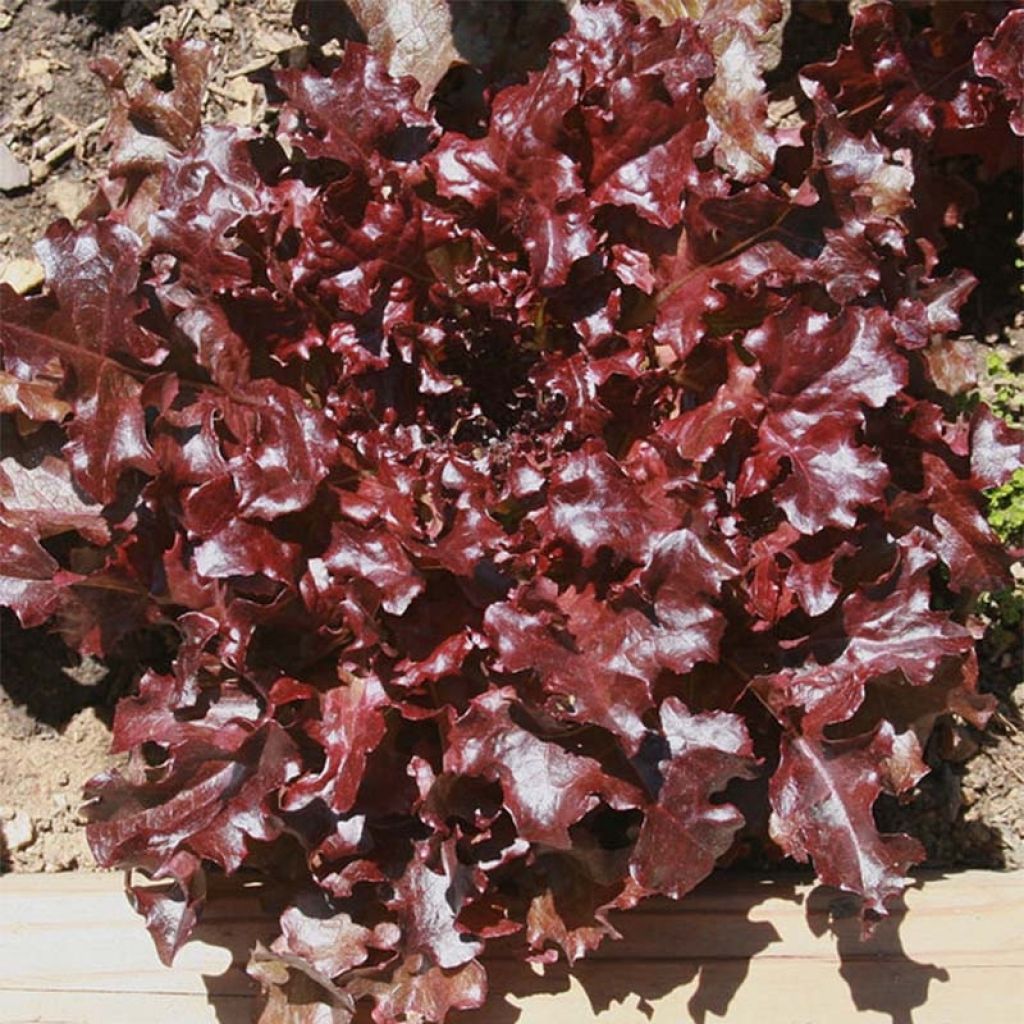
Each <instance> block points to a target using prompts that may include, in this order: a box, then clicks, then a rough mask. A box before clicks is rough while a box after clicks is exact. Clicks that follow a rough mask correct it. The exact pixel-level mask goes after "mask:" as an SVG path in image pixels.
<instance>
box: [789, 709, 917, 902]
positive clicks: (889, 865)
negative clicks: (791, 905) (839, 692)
mask: <svg viewBox="0 0 1024 1024" xmlns="http://www.w3.org/2000/svg"><path fill="white" fill-rule="evenodd" d="M907 759H909V764H905V763H904V762H905V760H907ZM924 771H925V769H924V766H923V764H921V761H920V753H919V750H918V747H917V744H916V742H914V743H911V744H909V746H908V745H907V744H905V743H904V742H903V741H902V739H901V737H900V736H897V735H896V734H895V733H894V732H893V730H892V726H890V725H889V724H888V723H883V724H882V725H881V726H880V727H879V728H878V730H877V732H876V733H875V735H873V736H871V737H870V738H868V740H866V741H857V742H851V741H845V742H830V741H828V740H812V739H806V738H805V737H803V736H786V737H784V738H783V741H782V755H781V759H780V761H779V767H778V769H777V770H776V772H775V774H774V775H773V776H772V780H771V787H770V799H771V805H772V821H771V831H772V838H773V839H774V840H775V841H776V842H777V843H778V844H779V845H780V846H781V847H782V849H783V850H784V851H785V852H786V853H787V854H789V855H790V856H792V857H795V858H796V859H797V860H799V861H806V860H807V859H808V858H810V859H811V860H813V862H814V870H815V872H816V873H817V875H818V877H819V878H820V879H821V880H822V882H823V883H824V884H825V885H834V886H837V887H838V888H840V889H846V890H847V891H849V892H854V893H857V894H858V895H860V896H862V897H863V898H864V907H865V909H866V910H872V911H874V912H875V913H876V914H886V913H887V909H886V904H887V903H888V902H890V901H891V900H892V899H894V898H895V897H896V896H898V895H899V894H900V893H902V892H903V890H904V889H905V888H906V887H907V885H908V884H909V883H910V879H908V878H907V877H906V872H907V870H908V868H910V867H911V865H913V864H916V863H917V862H918V861H920V860H921V859H922V858H923V857H924V849H923V848H922V846H921V844H920V843H918V842H917V840H916V839H911V838H910V837H909V836H905V835H879V833H878V830H877V829H876V827H875V822H874V818H873V816H872V812H871V808H872V806H873V805H874V803H875V800H876V799H877V797H878V795H879V793H881V792H882V789H883V786H884V785H885V784H886V783H887V782H890V781H891V780H892V779H897V780H902V782H901V784H902V785H903V786H904V787H905V786H906V785H907V784H913V782H914V781H916V780H917V778H919V777H920V775H922V774H924Z"/></svg>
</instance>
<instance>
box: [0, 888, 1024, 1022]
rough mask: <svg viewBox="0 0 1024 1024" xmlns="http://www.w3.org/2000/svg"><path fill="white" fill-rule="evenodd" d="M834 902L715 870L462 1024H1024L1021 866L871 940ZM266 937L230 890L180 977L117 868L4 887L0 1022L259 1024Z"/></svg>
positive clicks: (914, 906)
mask: <svg viewBox="0 0 1024 1024" xmlns="http://www.w3.org/2000/svg"><path fill="white" fill-rule="evenodd" d="M834 896H835V894H834V893H829V892H827V891H825V890H814V889H813V887H812V886H810V885H807V884H803V883H798V882H795V881H791V880H787V879H786V878H775V879H771V880H758V879H755V878H750V877H747V876H737V875H725V876H720V877H717V878H715V879H713V880H712V881H711V882H709V883H708V884H706V885H704V886H703V887H701V888H700V889H699V890H697V891H696V892H694V893H692V894H691V895H690V896H688V897H687V898H686V900H685V901H683V902H682V903H679V904H672V903H663V902H657V903H651V904H646V905H642V906H641V907H640V908H638V909H637V910H635V911H633V912H632V913H630V914H626V915H621V916H620V917H619V918H618V919H616V924H617V926H618V927H619V928H620V929H621V930H622V932H623V936H624V938H623V940H622V941H621V942H614V943H606V944H605V945H604V946H603V947H602V948H601V949H600V950H599V951H598V953H597V954H596V955H595V957H594V958H593V959H592V960H588V961H584V962H582V963H579V964H577V965H576V967H575V968H574V969H573V971H572V972H571V974H570V972H568V971H567V970H566V968H565V967H564V965H563V966H558V967H555V968H547V970H546V973H545V975H544V976H543V977H542V976H538V975H537V974H536V973H534V972H532V971H531V969H530V968H529V967H527V966H525V965H523V964H520V963H518V962H516V961H514V960H513V959H511V958H509V957H502V956H501V955H500V954H499V955H496V956H492V957H489V958H488V959H487V960H486V961H485V962H486V963H487V967H488V975H489V977H490V981H491V989H492V993H493V999H492V1002H491V1003H490V1004H489V1005H488V1007H487V1008H485V1009H484V1010H480V1011H476V1012H474V1013H467V1014H462V1015H454V1017H453V1024H513V1022H515V1021H518V1022H519V1024H563V1022H565V1024H576V1022H579V1024H589V1022H600V1024H647V1022H650V1024H682V1022H685V1021H700V1022H712V1021H714V1020H716V1019H720V1018H722V1017H724V1016H727V1020H728V1022H729V1024H819V1022H820V1024H825V1022H827V1024H835V1022H844V1021H856V1022H857V1024H862V1022H863V1024H873V1022H876V1021H877V1022H895V1024H910V1022H911V1021H913V1022H914V1024H960V1022H962V1021H979V1022H984V1024H1021V1022H1024V872H1015V873H996V872H965V873H961V874H955V875H948V876H945V877H930V878H928V879H927V880H925V882H924V884H923V885H921V886H919V887H918V888H917V889H914V890H912V891H911V892H910V893H908V895H907V904H908V906H909V911H910V912H909V914H907V915H905V916H904V915H903V914H897V915H894V918H892V919H890V920H889V921H887V922H885V923H883V924H882V925H881V926H880V927H879V929H878V931H877V933H876V935H875V936H874V938H872V939H871V940H870V941H869V942H867V943H865V944H861V943H860V942H859V940H858V933H859V927H858V924H857V922H856V920H855V919H854V918H852V917H840V918H839V919H830V915H829V910H828V908H829V905H830V903H832V902H833V901H834ZM839 909H840V912H841V911H842V909H843V908H842V905H841V904H840V907H839ZM266 927H267V925H266V922H265V920H264V919H263V918H262V916H261V914H260V912H259V908H258V906H257V897H256V894H255V892H254V891H252V890H248V891H246V890H242V891H238V892H234V893H231V894H227V895H224V896H221V897H219V898H218V899H217V900H215V901H214V902H212V903H211V904H210V906H209V908H208V912H207V914H206V916H205V918H204V922H203V924H202V926H201V928H200V931H199V936H198V938H197V939H196V940H194V941H192V942H190V943H189V944H188V945H187V946H186V947H185V948H184V949H183V950H182V951H181V953H180V954H179V955H178V958H177V960H176V962H175V965H174V967H173V968H172V969H169V968H165V967H163V966H162V965H161V964H160V962H159V961H158V960H157V957H156V955H155V953H154V952H153V949H152V945H151V943H150V941H149V936H148V935H147V934H146V932H145V929H144V928H143V925H142V923H141V920H140V919H139V918H138V917H136V916H135V915H134V914H133V913H132V911H131V909H130V908H129V907H128V905H127V902H126V900H125V899H124V896H123V894H122V892H121V877H120V875H103V874H69V875H6V876H2V877H0V1024H15V1022H17V1024H22V1022H29V1021H32V1022H41V1024H58V1022H60V1024H139V1022H140V1021H141V1022H144V1024H215V1022H219V1024H248V1022H249V1021H251V1020H252V1013H253V1007H254V1002H255V1000H254V995H255V989H254V986H253V985H252V983H251V982H250V981H249V979H248V978H247V977H246V975H245V969H244V966H245V961H246V958H247V955H248V950H249V948H250V946H251V944H252V943H253V941H255V940H256V939H257V938H266V937H267V935H266Z"/></svg>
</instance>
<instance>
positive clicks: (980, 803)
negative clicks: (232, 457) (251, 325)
mask: <svg viewBox="0 0 1024 1024" xmlns="http://www.w3.org/2000/svg"><path fill="white" fill-rule="evenodd" d="M302 6H303V5H297V4H295V3H294V0H261V2H259V3H250V2H245V0H237V2H236V0H179V2H177V3H166V4H161V3H160V2H159V0H0V67H2V68H3V69H4V70H5V74H4V76H3V78H2V79H0V280H8V281H10V282H12V283H14V282H16V281H17V282H20V283H21V284H22V285H23V286H24V283H25V281H26V279H27V280H28V281H29V282H31V281H32V280H33V279H38V277H36V278H33V275H38V266H37V265H36V264H35V263H34V262H33V261H32V243H33V241H34V240H35V239H37V238H38V237H39V236H40V235H41V234H42V233H43V231H44V230H45V229H46V227H47V225H48V224H49V223H50V222H51V221H52V220H53V219H55V218H56V217H59V216H66V217H68V218H69V219H71V220H74V219H75V217H76V216H77V214H78V213H79V212H80V211H81V210H82V209H83V208H84V206H85V205H86V203H87V201H88V199H89V198H90V196H91V194H92V190H93V187H94V184H95V182H96V181H97V179H98V177H99V175H100V172H101V168H102V166H103V159H104V155H103V153H102V151H101V149H100V148H99V137H100V127H101V126H102V120H101V119H102V116H103V114H104V112H105V110H106V99H105V97H104V93H103V89H102V86H101V84H100V82H99V80H98V79H97V78H96V77H95V76H93V74H92V73H91V72H90V71H89V68H88V64H89V61H90V60H92V59H94V58H95V57H97V56H99V55H101V54H109V55H111V56H114V57H115V58H117V59H118V60H120V61H121V62H123V63H124V65H125V66H126V69H127V72H128V77H129V81H131V80H132V79H133V78H135V79H138V78H141V77H150V78H157V77H159V76H160V75H161V74H163V72H164V62H163V59H162V56H161V55H162V52H163V51H162V41H163V40H164V39H170V38H175V37H178V36H185V37H195V36H198V37H202V38H206V39H210V40H212V41H214V42H215V43H216V44H217V45H218V48H219V54H220V57H219V64H218V71H217V72H216V74H215V76H214V78H213V84H212V88H211V90H210V94H209V96H208V101H207V104H208V105H207V116H208V117H209V118H212V119H228V120H232V121H236V122H238V123H250V122H256V121H258V120H260V118H261V117H262V116H263V113H264V108H263V105H262V98H261V96H262V90H261V89H260V88H259V87H258V86H256V85H254V84H253V83H251V82H250V81H249V80H248V78H247V77H246V76H245V75H233V74H232V72H233V71H237V70H238V69H241V68H245V67H252V66H253V65H254V64H256V63H259V62H261V61H262V62H265V63H270V62H271V61H273V60H275V59H276V60H281V61H287V60H289V59H290V57H291V56H293V55H294V54H295V53H297V52H301V51H298V50H296V48H300V47H301V46H302V45H303V42H304V40H303V37H302V35H301V34H300V32H299V31H298V30H297V28H296V27H295V25H293V19H295V20H297V18H296V8H297V7H299V8H301V7H302ZM340 7H341V5H340V4H339V3H336V2H335V0H317V2H316V3H314V4H313V5H312V10H313V20H314V25H313V26H312V29H313V32H314V33H315V34H324V35H326V34H329V33H328V29H329V26H330V23H331V21H332V17H333V18H335V19H336V18H337V17H338V14H339V11H340ZM848 24H849V22H848V15H847V12H846V8H845V7H844V6H843V5H837V4H833V5H828V4H823V3H820V2H813V3H800V2H795V3H794V4H793V11H792V15H791V17H790V20H789V23H788V24H787V26H786V30H785V33H784V35H783V40H782V54H781V62H780V63H779V66H778V67H777V68H776V70H775V71H774V72H773V74H772V76H771V77H770V78H769V85H770V86H771V87H772V99H773V102H774V103H775V104H776V105H777V106H778V107H779V109H782V108H786V107H787V105H788V104H789V103H790V101H789V99H788V97H790V96H791V95H792V92H793V86H794V82H795V79H794V78H793V70H794V69H795V68H796V67H799V66H800V64H802V63H805V62H807V61H810V60H814V59H821V58H822V57H824V56H825V55H826V53H827V52H832V51H834V48H835V45H836V43H837V41H838V40H839V39H840V38H841V37H842V36H844V35H845V33H846V32H847V30H848ZM5 147H6V151H5ZM12 161H13V163H12ZM12 168H13V171H12ZM11 173H14V174H15V176H16V175H17V174H19V173H20V174H22V175H23V176H27V183H26V184H24V185H23V186H21V187H14V188H8V189H7V190H6V191H4V188H3V185H2V179H3V176H4V175H5V174H7V175H10V174H11ZM10 180H12V179H10V178H9V179H8V181H10ZM13 180H16V177H15V179H13ZM998 186H999V187H998V188H994V189H989V190H988V191H986V193H985V201H984V203H983V206H982V208H981V209H979V211H978V212H977V220H978V223H977V224H976V225H975V230H973V231H969V232H966V233H965V234H964V236H963V237H964V241H963V243H962V244H961V245H960V248H959V249H958V251H957V252H956V253H954V254H953V255H954V256H955V258H956V260H957V261H958V262H957V265H966V266H968V267H969V268H970V269H971V270H972V271H973V272H974V273H975V275H976V276H978V277H979V279H980V280H981V281H982V286H981V287H980V288H979V289H978V291H977V293H976V295H975V297H974V298H973V299H972V301H971V304H970V305H969V307H968V308H967V310H966V311H965V317H964V328H965V332H967V334H968V336H969V337H970V338H971V339H972V340H974V341H975V344H976V347H977V350H978V353H979V361H980V362H981V363H982V364H984V361H985V357H986V356H987V355H988V354H989V353H990V352H992V351H993V350H995V351H998V352H999V353H1000V354H1001V355H1002V357H1003V358H1004V360H1005V361H1006V362H1007V363H1008V364H1009V365H1010V366H1011V367H1014V366H1016V367H1017V368H1018V369H1019V368H1020V367H1021V366H1022V365H1024V330H1022V328H1021V319H1020V317H1021V314H1020V298H1021V296H1020V275H1019V273H1018V272H1017V270H1016V269H1015V266H1014V261H1015V259H1016V258H1018V257H1019V256H1020V247H1019V238H1020V234H1021V224H1020V194H1021V192H1020V181H1019V180H1010V179H1009V178H1008V176H1004V178H1003V179H1001V180H1000V181H999V182H998ZM972 244H973V248H972ZM16 286H17V285H16ZM1015 318H1016V320H1015ZM1022 576H1024V573H1022ZM1021 589H1024V585H1022V584H1021V583H1020V582H1018V592H1019V591H1020V590H1021ZM1018 601H1020V597H1019V594H1018ZM0 626H2V635H3V645H2V655H3V658H2V676H0V871H3V870H15V871H61V870H67V869H71V868H79V869H89V868H90V867H91V866H92V861H91V857H90V854H89V852H88V849H87V846H86V843H85V838H84V829H83V828H82V819H81V817H80V816H79V813H78V802H79V794H80V792H81V788H82V784H83V783H84V782H85V780H86V779H87V778H89V777H90V776H91V775H93V774H95V773H97V772H99V771H102V770H104V769H107V768H110V767H116V764H117V758H114V757H112V756H111V755H110V754H109V753H108V750H109V732H108V730H109V724H110V721H111V717H112V714H113V708H114V705H115V704H116V702H117V700H118V699H119V697H120V696H122V695H123V694H124V693H126V692H128V691H129V689H130V688H131V686H132V685H133V682H134V678H135V673H134V668H133V664H137V660H135V661H134V662H133V659H132V657H131V653H130V652H128V653H126V654H125V655H124V656H123V657H122V659H121V660H120V661H112V662H111V663H110V664H107V665H100V664H99V663H98V662H95V661H89V660H86V661H84V662H83V661H81V660H79V659H78V658H77V657H75V656H74V655H72V654H70V653H69V652H68V651H67V650H66V649H65V648H64V646H63V645H62V644H61V642H60V641H59V640H58V639H56V638H54V637H52V636H49V635H48V634H46V633H45V632H44V631H42V630H29V631H24V630H21V629H20V628H19V627H18V626H17V623H16V621H15V620H14V619H13V617H11V616H9V615H8V614H7V613H4V618H3V620H2V623H0ZM981 653H982V686H983V688H984V689H986V690H988V691H989V692H992V693H995V694H996V695H997V696H998V697H999V701H1000V705H999V712H998V713H997V714H996V715H995V717H994V718H993V721H992V723H991V725H990V727H989V729H988V730H987V731H986V732H985V733H984V734H979V733H978V732H976V731H975V730H973V729H971V728H970V727H967V726H963V725H958V724H955V723H944V724H943V725H941V726H940V727H939V729H938V730H937V731H936V734H935V736H934V737H933V739H932V741H931V743H930V745H929V750H928V757H929V759H930V761H931V764H932V766H933V769H934V770H933V772H932V774H931V775H930V776H929V777H927V778H926V779H925V780H924V781H923V782H922V783H921V785H920V787H919V788H918V791H917V793H916V795H915V797H914V799H913V800H912V801H911V802H910V803H909V804H906V805H903V806H897V805H896V804H895V803H890V804H885V805H880V807H879V809H878V816H879V819H880V824H881V825H882V826H883V827H884V828H887V829H893V830H895V829H901V830H905V831H908V832H910V833H911V834H914V835H916V836H918V837H919V838H920V839H922V840H923V841H924V843H925V845H926V847H927V849H928V853H929V863H930V864H931V865H932V866H935V867H956V866H966V865H970V866H975V867H991V868H998V867H1024V685H1021V684H1022V676H1024V672H1022V664H1021V662H1022V651H1021V638H1020V635H1019V628H1018V627H1015V626H1013V625H1008V624H1000V623H999V622H998V621H997V620H996V621H994V622H993V626H992V628H991V629H990V631H989V634H988V636H987V638H986V639H985V641H984V642H983V644H982V651H981Z"/></svg>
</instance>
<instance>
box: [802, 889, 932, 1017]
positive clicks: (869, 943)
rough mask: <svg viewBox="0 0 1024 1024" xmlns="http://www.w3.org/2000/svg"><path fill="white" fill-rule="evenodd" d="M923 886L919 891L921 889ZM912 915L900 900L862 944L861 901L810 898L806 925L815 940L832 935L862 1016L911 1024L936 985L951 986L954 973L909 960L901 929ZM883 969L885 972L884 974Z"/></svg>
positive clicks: (823, 894) (817, 894)
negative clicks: (882, 966)
mask: <svg viewBox="0 0 1024 1024" xmlns="http://www.w3.org/2000/svg"><path fill="white" fill-rule="evenodd" d="M920 887H921V883H920V882H918V883H917V886H916V888H918V889H919V888H920ZM906 914H907V904H906V900H904V899H900V900H899V901H898V902H897V903H896V904H895V905H894V906H893V907H892V913H891V914H890V915H889V916H888V917H885V918H882V920H880V921H878V922H877V924H876V925H875V928H874V931H873V932H872V934H871V935H870V937H868V938H866V939H863V940H862V938H861V922H860V913H859V905H858V901H857V899H856V898H855V897H853V896H850V895H848V894H846V893H837V892H836V890H835V889H830V888H828V887H826V886H818V887H817V888H816V889H814V890H813V891H812V892H811V893H810V894H809V896H808V897H807V924H808V927H809V928H810V929H811V931H812V933H813V934H814V935H824V934H825V932H826V931H829V932H831V933H832V935H833V936H835V939H836V953H837V955H838V957H839V973H840V975H841V976H842V978H843V980H844V981H845V982H846V984H847V985H848V986H849V988H850V996H851V998H852V1000H853V1003H854V1005H855V1006H856V1007H857V1009H858V1010H860V1011H865V1010H875V1011H877V1012H880V1013H885V1014H888V1015H889V1017H890V1018H891V1020H892V1024H912V1022H913V1019H914V1017H913V1011H914V1010H916V1009H917V1008H918V1007H921V1006H924V1004H925V1003H926V1002H927V999H928V990H929V987H930V986H931V983H932V982H933V981H939V982H946V981H949V971H947V970H946V969H945V968H944V967H938V966H936V965H935V964H924V963H919V962H918V961H916V960H912V959H911V958H910V957H909V956H907V953H906V951H905V950H904V948H903V942H902V940H901V938H900V926H901V925H902V924H903V919H904V918H905V917H906ZM881 963H884V964H885V965H886V968H887V969H886V970H885V971H884V972H883V971H879V965H880V964H881Z"/></svg>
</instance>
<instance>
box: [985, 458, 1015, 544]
mask: <svg viewBox="0 0 1024 1024" xmlns="http://www.w3.org/2000/svg"><path fill="white" fill-rule="evenodd" d="M988 521H989V523H991V524H992V529H994V530H995V531H996V533H998V534H999V536H1000V537H1001V538H1002V539H1003V541H1004V543H1006V544H1008V545H1009V546H1011V547H1019V546H1021V545H1024V469H1018V470H1016V471H1015V472H1014V474H1013V476H1012V477H1010V479H1009V480H1008V481H1007V482H1006V483H1005V484H1003V486H1002V487H995V488H993V489H992V490H991V491H989V493H988Z"/></svg>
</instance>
